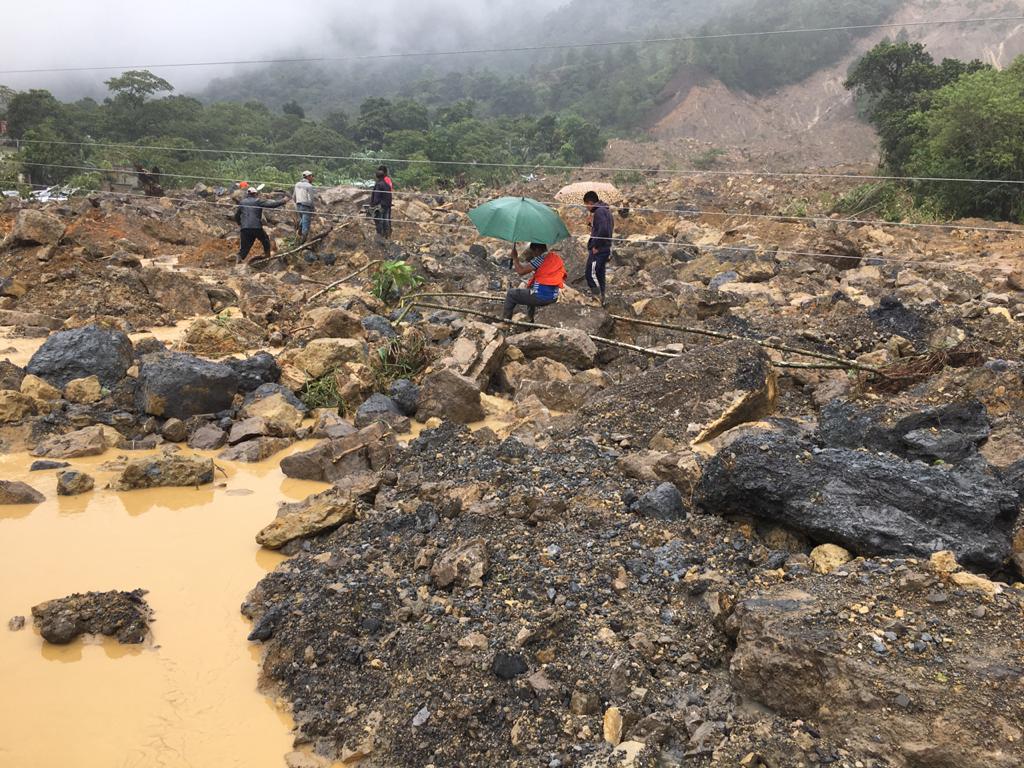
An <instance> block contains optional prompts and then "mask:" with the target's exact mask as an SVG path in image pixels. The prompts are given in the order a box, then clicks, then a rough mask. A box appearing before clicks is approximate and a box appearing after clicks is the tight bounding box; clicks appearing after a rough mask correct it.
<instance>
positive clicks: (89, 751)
mask: <svg viewBox="0 0 1024 768" xmlns="http://www.w3.org/2000/svg"><path fill="white" fill-rule="evenodd" d="M309 445H310V444H299V445H296V446H294V447H293V448H292V449H291V450H292V451H298V450H302V449H304V448H308V447H309ZM143 455H146V454H144V453H132V454H131V457H132V458H137V457H140V456H143ZM283 455H286V454H278V455H277V456H275V457H273V458H272V459H271V460H270V461H268V462H266V463H263V464H255V465H242V464H228V463H224V462H218V465H219V466H221V467H222V468H223V469H224V470H225V472H226V474H227V477H225V476H224V475H222V474H218V477H217V480H216V484H215V486H211V487H207V488H204V489H199V490H196V489H192V488H188V489H155V490H143V491H131V492H126V493H116V492H114V491H111V490H106V489H105V488H104V487H105V486H106V485H107V483H108V482H109V480H110V478H111V477H112V476H113V473H111V472H105V471H103V470H102V469H101V467H102V465H103V464H105V463H106V462H109V461H111V460H112V459H115V458H117V456H118V452H116V451H111V452H108V453H107V454H106V455H104V456H102V457H94V458H89V459H75V460H72V461H71V464H72V466H73V467H74V468H75V469H80V470H84V471H86V472H88V473H89V474H92V475H93V476H94V477H95V478H96V488H97V490H96V491H95V492H93V493H88V494H85V495H83V496H77V497H70V498H68V497H59V496H57V492H56V473H55V472H53V471H44V472H29V465H30V464H31V461H32V459H31V457H29V456H27V455H25V454H14V455H7V456H0V478H3V479H5V480H22V481H25V482H27V483H29V484H30V485H32V486H33V487H34V488H36V489H37V490H39V491H40V492H42V493H43V494H44V495H45V496H46V501H45V502H43V503H41V504H39V505H37V506H34V507H32V506H18V507H14V506H0V545H2V551H3V554H2V556H0V681H2V683H0V766H5V768H6V767H9V768H136V767H138V768H143V767H144V768H156V767H162V768H185V767H187V766H192V767H194V768H231V767H234V766H237V767H238V768H243V767H244V768H280V767H281V766H282V765H283V755H284V754H285V753H287V752H289V751H290V750H291V737H290V728H291V722H290V719H289V717H288V716H287V714H285V713H284V712H283V710H282V709H281V708H280V707H279V706H278V705H277V703H276V702H274V701H272V700H270V699H268V698H266V697H265V696H263V695H262V694H261V693H259V692H258V690H257V679H258V675H259V648H258V647H256V646H252V645H251V644H250V643H248V642H247V641H246V636H247V634H248V632H249V625H248V622H247V621H246V620H245V619H244V618H243V617H242V616H241V615H240V613H239V606H240V604H241V603H242V601H243V600H244V598H245V596H246V594H247V593H248V592H249V590H250V589H252V587H253V586H255V584H256V582H257V581H259V579H260V578H261V577H262V576H263V575H264V574H266V573H267V572H268V571H269V570H272V569H273V568H274V567H275V566H276V565H277V564H278V563H279V562H281V560H282V558H281V557H280V556H278V555H276V554H273V553H270V552H267V551H265V550H261V549H260V548H259V547H258V546H257V545H256V543H255V540H254V536H255V534H256V532H257V531H259V530H260V528H262V527H263V526H264V525H266V524H267V523H268V522H269V521H270V520H271V519H273V517H274V515H275V513H276V511H277V504H278V502H279V501H283V500H287V501H293V500H298V499H302V498H305V497H306V496H308V495H309V494H311V493H315V492H318V491H320V490H323V489H324V488H326V487H327V486H325V485H322V484H320V483H311V482H302V481H296V480H290V479H287V478H285V477H284V476H283V475H282V474H281V472H280V469H279V466H278V465H279V463H280V459H281V458H282V456H283ZM137 587H139V588H142V589H145V590H148V595H147V598H146V599H147V602H148V603H149V605H150V606H151V607H152V608H153V611H154V619H155V620H154V622H153V624H152V636H151V639H150V640H149V641H148V642H147V643H145V644H143V645H140V646H124V645H119V644H117V642H116V641H112V640H98V639H96V638H87V639H85V640H79V641H76V642H75V643H72V644H71V645H67V646H54V645H49V644H47V643H45V642H44V641H43V639H42V638H41V637H40V636H39V634H38V633H37V632H36V631H35V629H34V628H33V627H32V618H31V608H32V606H33V605H36V604H38V603H41V602H44V601H46V600H50V599H53V598H59V597H64V596H66V595H70V594H72V593H74V592H87V591H106V590H132V589H135V588H137ZM14 616H25V617H26V620H27V625H26V626H25V628H24V629H22V630H20V631H9V630H8V627H7V622H8V620H9V619H10V618H11V617H14Z"/></svg>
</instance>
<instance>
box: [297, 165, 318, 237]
mask: <svg viewBox="0 0 1024 768" xmlns="http://www.w3.org/2000/svg"><path fill="white" fill-rule="evenodd" d="M315 201H316V187H314V186H313V172H312V171H303V173H302V181H300V182H299V183H298V184H296V185H295V207H296V208H298V209H299V242H302V243H304V242H306V238H307V237H309V226H310V224H311V223H312V221H313V209H314V206H315Z"/></svg>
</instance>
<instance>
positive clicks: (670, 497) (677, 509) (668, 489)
mask: <svg viewBox="0 0 1024 768" xmlns="http://www.w3.org/2000/svg"><path fill="white" fill-rule="evenodd" d="M636 511H637V512H638V513H640V514H641V515H643V516H644V517H653V518H655V519H656V520H682V519H684V518H685V517H686V507H685V506H684V505H683V497H682V495H681V494H680V493H679V489H678V488H676V487H675V486H674V485H672V483H662V484H661V485H659V486H658V487H657V488H655V489H654V490H652V491H648V492H647V493H645V494H644V495H643V496H641V497H640V499H639V501H637V503H636Z"/></svg>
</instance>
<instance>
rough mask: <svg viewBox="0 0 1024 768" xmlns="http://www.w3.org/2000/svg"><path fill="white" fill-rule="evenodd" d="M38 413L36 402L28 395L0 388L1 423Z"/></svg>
mask: <svg viewBox="0 0 1024 768" xmlns="http://www.w3.org/2000/svg"><path fill="white" fill-rule="evenodd" d="M35 414H36V402H35V400H33V399H32V398H31V397H29V396H28V395H23V394H21V392H15V391H14V390H11V389H0V423H10V422H14V421H21V420H23V419H26V418H28V417H29V416H34V415H35Z"/></svg>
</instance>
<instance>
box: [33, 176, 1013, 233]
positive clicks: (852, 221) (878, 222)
mask: <svg viewBox="0 0 1024 768" xmlns="http://www.w3.org/2000/svg"><path fill="white" fill-rule="evenodd" d="M21 164H22V165H28V166H38V167H43V168H59V169H62V170H77V171H85V172H90V173H107V174H123V175H126V176H140V175H147V174H149V175H153V174H152V173H151V172H147V171H136V170H128V169H121V170H115V169H101V168H93V167H91V166H78V165H54V164H51V163H33V162H22V163H21ZM158 176H159V177H160V178H169V179H186V180H189V181H202V182H208V181H216V182H221V183H224V184H236V183H238V181H237V180H236V179H225V178H215V177H211V176H194V175H188V174H179V173H165V172H163V171H161V172H160V174H158ZM250 183H252V184H264V185H267V186H275V187H276V186H279V185H278V183H277V182H273V181H261V180H259V179H253V180H250ZM360 189H362V188H360ZM365 192H366V193H369V192H370V189H368V188H367V189H365ZM436 196H437V195H435V194H433V193H430V192H393V193H392V197H393V198H394V199H399V200H400V199H403V198H405V199H414V200H420V201H424V200H429V199H430V198H431V197H436ZM442 196H443V197H445V198H447V199H451V200H463V201H475V200H477V199H478V198H476V197H475V196H467V195H456V194H444V195H442ZM537 202H539V203H544V204H545V205H550V206H564V205H569V204H568V203H565V202H562V201H560V200H547V199H537ZM612 207H616V206H612ZM628 207H629V210H630V211H631V212H634V213H641V214H645V213H661V214H668V215H672V216H677V217H684V216H709V217H720V218H745V219H755V220H767V221H780V222H786V221H791V220H796V221H808V222H815V223H835V224H849V225H856V226H874V227H879V228H881V227H902V228H911V229H938V230H950V231H964V232H985V233H989V234H1002V235H1013V236H1022V235H1024V229H1022V228H1017V229H1008V228H1005V227H985V226H977V225H970V224H962V225H961V224H953V223H949V224H938V223H919V222H905V221H884V220H882V219H856V218H845V219H844V218H833V217H831V216H824V215H822V216H795V215H791V214H782V213H779V214H768V213H747V212H742V211H736V212H733V211H708V210H702V209H698V208H685V209H683V210H679V209H675V208H672V209H668V208H650V207H646V206H628Z"/></svg>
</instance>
